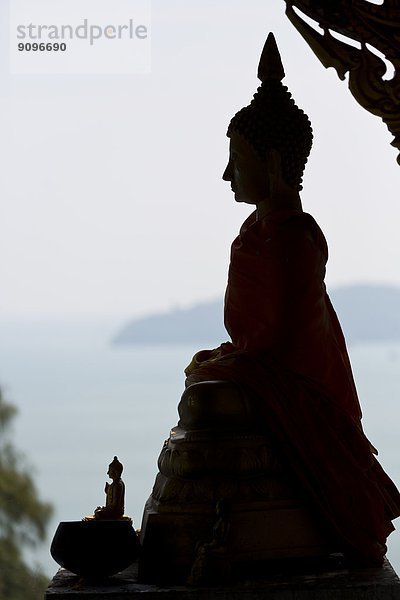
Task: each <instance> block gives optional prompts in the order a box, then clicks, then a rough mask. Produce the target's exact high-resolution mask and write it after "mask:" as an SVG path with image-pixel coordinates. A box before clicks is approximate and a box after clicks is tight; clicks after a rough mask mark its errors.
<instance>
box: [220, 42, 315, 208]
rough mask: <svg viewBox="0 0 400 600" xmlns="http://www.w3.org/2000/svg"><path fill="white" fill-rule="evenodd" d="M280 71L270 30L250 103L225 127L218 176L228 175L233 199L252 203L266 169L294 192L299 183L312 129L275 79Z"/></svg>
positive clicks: (261, 190)
mask: <svg viewBox="0 0 400 600" xmlns="http://www.w3.org/2000/svg"><path fill="white" fill-rule="evenodd" d="M284 76H285V72H284V69H283V66H282V61H281V58H280V55H279V51H278V48H277V45H276V42H275V38H274V36H273V34H272V33H270V34H269V36H268V38H267V41H266V43H265V46H264V49H263V52H262V55H261V59H260V64H259V67H258V78H259V79H260V80H261V85H260V87H259V88H258V89H257V92H256V93H255V94H254V96H253V100H252V101H251V103H250V104H249V105H248V106H245V107H244V108H242V109H241V110H240V111H239V112H237V113H236V114H235V116H234V117H233V118H232V120H231V122H230V124H229V127H228V131H227V136H228V137H229V138H230V159H229V162H228V165H227V168H226V170H225V172H224V175H223V179H225V180H227V181H231V183H232V189H233V191H234V192H235V198H236V200H237V201H239V202H240V201H242V202H249V203H251V204H257V199H260V198H261V197H262V196H263V195H264V196H265V194H266V193H267V190H266V189H265V188H266V187H268V185H269V183H268V181H267V180H268V177H267V176H266V172H270V173H275V175H276V174H279V177H280V178H281V180H282V181H283V183H284V185H285V186H287V188H288V189H290V190H292V191H294V192H296V193H297V194H298V192H299V191H300V190H301V189H302V185H301V183H302V176H303V172H304V168H305V165H306V163H307V160H308V156H309V154H310V150H311V145H312V129H311V123H310V121H309V119H308V117H307V115H306V114H305V113H304V112H303V111H302V110H301V109H300V108H298V107H297V106H296V104H295V103H294V100H293V99H292V96H291V94H290V92H289V91H288V89H287V87H285V86H284V85H283V84H282V83H281V81H282V79H283V78H284ZM235 170H236V175H235Z"/></svg>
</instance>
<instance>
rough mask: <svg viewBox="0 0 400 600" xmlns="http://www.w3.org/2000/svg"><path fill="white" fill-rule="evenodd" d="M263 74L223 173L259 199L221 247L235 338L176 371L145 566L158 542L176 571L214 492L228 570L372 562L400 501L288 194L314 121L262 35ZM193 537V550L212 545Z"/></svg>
mask: <svg viewBox="0 0 400 600" xmlns="http://www.w3.org/2000/svg"><path fill="white" fill-rule="evenodd" d="M258 76H259V79H260V80H261V82H262V83H261V86H260V87H259V88H258V90H257V92H256V94H255V95H254V97H253V100H252V102H251V103H250V105H249V106H246V107H245V108H243V109H242V110H240V111H239V112H238V113H237V114H236V115H235V116H234V117H233V119H232V120H231V122H230V125H229V128H228V137H229V138H230V150H229V161H228V164H227V167H226V169H225V172H224V174H223V179H224V180H226V181H227V182H230V183H231V187H232V191H233V192H234V195H235V200H236V201H237V202H245V203H248V204H251V205H254V206H255V211H254V212H253V213H252V214H251V215H250V216H249V218H248V219H247V220H246V221H245V222H244V224H243V225H242V227H241V230H240V233H239V235H238V237H237V238H236V239H235V240H234V242H233V244H232V250H231V260H230V266H229V276H228V285H227V289H226V295H225V326H226V329H227V331H228V333H229V335H230V337H231V342H226V343H223V344H221V346H220V347H219V348H216V349H213V350H203V351H200V352H198V353H197V354H196V355H195V356H194V358H193V360H192V362H191V364H190V365H189V366H188V367H187V369H186V375H187V381H186V386H187V387H186V390H185V392H184V394H183V396H182V399H181V402H180V404H179V415H180V421H179V424H178V427H176V428H174V429H173V430H172V432H171V436H170V438H169V439H168V440H167V442H166V443H165V445H164V448H163V450H162V452H161V456H160V459H159V468H160V473H159V475H158V476H157V479H156V484H155V486H154V489H153V494H152V496H151V498H150V500H149V502H148V504H147V506H146V509H145V515H144V520H143V539H142V541H143V549H144V562H146V561H148V562H151V560H152V557H153V558H154V556H155V555H157V551H158V550H157V548H158V549H161V550H160V552H161V553H162V554H163V557H164V560H166V561H167V562H168V560H169V561H170V563H169V567H168V568H171V569H173V568H174V567H175V566H176V565H177V564H178V566H179V565H180V566H181V572H182V573H183V572H184V568H185V565H186V568H187V563H188V562H189V563H190V562H192V561H194V558H195V556H194V555H195V554H196V553H195V548H194V546H195V543H194V542H195V538H196V537H197V545H198V544H199V543H201V542H207V531H208V530H209V531H212V523H213V519H215V517H214V514H215V513H214V512H213V510H214V509H213V507H214V503H215V502H217V501H218V500H220V499H223V500H224V502H229V503H230V506H231V508H230V510H229V515H230V517H229V519H230V521H231V523H230V527H229V536H228V540H227V541H226V548H224V552H225V558H226V557H228V559H227V560H229V561H230V563H231V564H232V565H235V564H238V565H239V564H243V563H246V562H251V561H255V562H256V563H259V562H260V561H265V560H268V559H271V558H282V557H296V556H311V555H321V554H323V553H329V552H332V551H336V552H341V553H343V555H344V556H345V557H346V558H347V559H348V560H350V561H355V562H358V563H361V564H373V565H380V564H382V561H383V558H384V555H385V552H386V538H387V536H388V534H389V533H390V532H391V531H392V530H393V525H392V519H394V518H395V517H397V516H399V514H400V495H399V492H398V491H397V489H396V487H395V486H394V484H393V483H392V481H391V480H390V479H389V477H388V476H387V475H386V474H385V472H384V471H383V469H382V468H381V466H380V465H379V463H378V461H377V459H376V457H375V454H376V450H375V449H374V447H373V446H372V445H371V444H370V442H369V441H368V439H367V438H366V437H365V435H364V433H363V429H362V425H361V410H360V405H359V401H358V398H357V392H356V388H355V384H354V380H353V375H352V371H351V366H350V362H349V358H348V354H347V350H346V345H345V340H344V337H343V333H342V330H341V327H340V324H339V322H338V319H337V316H336V313H335V311H334V309H333V307H332V304H331V302H330V300H329V297H328V295H327V293H326V288H325V284H324V277H325V266H326V262H327V259H328V249H327V244H326V241H325V238H324V235H323V233H322V231H321V229H320V228H319V226H318V225H317V223H316V222H315V220H314V219H313V217H311V216H310V215H309V214H307V213H305V212H303V210H302V205H301V201H300V196H299V192H300V190H301V182H302V175H303V171H304V167H305V164H306V162H307V158H308V155H309V152H310V149H311V145H312V130H311V125H310V122H309V120H308V118H307V116H306V115H305V114H304V112H303V111H302V110H300V109H299V108H298V107H297V106H296V105H295V103H294V101H293V99H292V97H291V94H290V93H289V92H288V90H287V88H286V87H284V86H283V84H282V83H281V80H282V79H283V77H284V71H283V67H282V63H281V60H280V56H279V52H278V49H277V47H276V43H275V40H274V37H273V36H272V34H270V35H269V37H268V40H267V42H266V44H265V47H264V50H263V54H262V57H261V61H260V65H259V71H258ZM169 528H170V529H169ZM166 531H169V533H166ZM235 532H236V533H235ZM235 536H236V537H235ZM210 537H211V536H209V538H210ZM229 540H231V541H229ZM209 541H210V540H208V542H209ZM200 546H201V547H202V548H203V554H204V548H208V547H210V544H208V545H204V543H203V545H201V544H200ZM220 551H221V549H220ZM213 552H214V555H215V556H214V559H215V560H216V561H217V562H218V560H217V558H215V557H216V556H217V554H215V552H216V551H215V550H213ZM190 553H192V556H191V557H190V556H189V557H187V555H188V554H189V555H190ZM167 556H168V557H169V558H167ZM171 556H175V557H177V558H176V560H175V559H171ZM185 556H186V559H185ZM174 560H175V562H174ZM202 560H203V558H202ZM198 562H199V561H198ZM156 563H157V560H156ZM161 564H162V559H161V558H160V560H159V562H158V567H157V568H161ZM143 572H144V573H146V568H145V567H144V568H143Z"/></svg>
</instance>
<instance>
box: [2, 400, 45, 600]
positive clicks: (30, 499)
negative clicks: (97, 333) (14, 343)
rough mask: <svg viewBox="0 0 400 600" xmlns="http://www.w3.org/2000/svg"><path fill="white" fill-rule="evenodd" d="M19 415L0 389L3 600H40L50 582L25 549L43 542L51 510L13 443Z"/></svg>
mask: <svg viewBox="0 0 400 600" xmlns="http://www.w3.org/2000/svg"><path fill="white" fill-rule="evenodd" d="M16 413H17V410H16V408H15V407H14V406H13V405H11V404H9V403H8V402H6V401H5V400H4V396H3V394H2V392H1V390H0V600H3V599H4V600H22V599H23V600H39V599H42V598H43V594H44V590H45V588H46V585H47V579H46V577H45V575H44V574H43V573H41V572H40V571H34V570H33V569H31V568H30V567H29V566H28V565H27V564H25V562H24V559H23V555H22V548H23V547H24V546H27V545H28V546H31V547H35V546H36V545H37V544H39V543H40V542H42V541H43V540H44V538H45V533H46V524H47V522H48V519H49V517H50V515H51V512H52V508H51V506H50V505H49V504H47V503H45V502H42V501H41V500H40V499H39V497H38V492H37V489H36V486H35V483H34V481H33V478H32V475H31V473H30V472H29V467H28V466H27V465H26V464H25V461H24V458H23V456H22V455H21V454H20V453H19V452H17V450H16V449H15V447H14V446H13V444H12V442H11V441H10V426H11V424H12V421H13V419H14V418H15V416H16Z"/></svg>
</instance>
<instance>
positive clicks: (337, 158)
mask: <svg viewBox="0 0 400 600" xmlns="http://www.w3.org/2000/svg"><path fill="white" fill-rule="evenodd" d="M0 6H1V7H0V20H1V26H0V39H1V40H2V42H1V46H0V50H1V63H0V69H1V70H0V77H1V81H0V129H1V135H0V158H1V166H2V173H1V178H0V181H1V183H0V188H1V220H0V257H1V258H0V261H1V279H2V292H1V300H0V302H1V306H0V309H1V310H0V312H1V315H2V316H3V317H11V316H16V317H22V316H45V315H49V316H75V315H76V316H78V315H82V316H86V315H87V316H102V315H109V316H119V317H121V318H125V317H126V318H129V317H132V316H135V315H139V314H143V313H147V312H149V311H153V310H162V309H167V308H169V307H171V306H176V305H180V306H186V305H189V304H191V303H192V302H195V301H199V300H206V299H211V298H214V297H217V296H219V295H221V294H222V292H223V289H224V286H225V282H226V271H227V266H228V257H229V246H230V243H231V241H232V239H233V238H234V236H235V235H236V232H237V230H238V228H239V226H240V224H241V222H242V221H243V220H244V218H245V217H246V216H247V215H248V214H249V212H250V211H251V208H250V207H246V206H242V205H241V206H239V205H237V204H235V203H234V200H233V197H232V193H231V191H230V186H229V185H228V184H226V183H225V182H223V181H222V180H221V175H222V172H223V170H224V167H225V163H226V157H227V148H228V141H227V138H226V136H225V133H226V127H227V124H228V122H229V119H230V118H231V116H232V115H233V114H234V113H235V112H236V111H237V110H239V109H240V108H241V107H242V106H244V105H245V104H248V103H249V102H250V100H251V97H252V94H253V93H254V92H255V90H256V87H257V84H258V80H257V78H256V71H257V65H258V60H259V55H260V52H261V50H262V47H263V44H264V41H265V38H266V36H267V34H268V32H269V31H270V30H272V31H274V33H275V35H276V38H277V41H278V45H279V47H280V50H281V54H282V59H283V62H284V65H285V70H286V80H285V83H286V85H288V87H289V89H290V90H291V91H292V93H293V96H294V98H295V100H296V102H297V104H298V105H299V106H301V107H302V108H303V109H304V110H305V111H306V112H307V113H308V115H309V116H310V119H311V121H312V123H313V127H314V133H315V143H314V148H313V151H312V156H311V159H310V162H309V165H308V168H307V171H306V175H305V179H304V190H303V193H302V200H303V206H304V209H305V210H307V211H308V212H310V213H311V214H312V215H313V216H314V217H315V218H316V219H317V221H318V222H319V224H320V225H321V227H322V229H323V230H324V232H325V234H326V236H327V239H328V244H329V248H330V260H329V263H328V276H327V283H328V287H329V286H337V285H339V284H344V283H348V282H353V281H368V282H392V283H395V284H400V269H399V266H398V265H399V262H400V240H399V239H398V238H399V236H398V230H399V223H400V201H399V200H400V198H399V190H400V185H399V184H400V167H399V166H398V165H397V163H396V150H395V149H394V148H392V147H391V146H390V141H391V136H390V134H389V132H388V131H387V130H386V127H385V125H384V124H383V123H382V122H381V121H380V120H379V119H378V118H376V117H373V116H372V115H369V114H368V113H366V112H365V111H364V110H363V109H361V108H360V107H359V106H358V105H357V103H356V102H355V100H354V99H353V98H352V96H351V94H350V92H349V91H348V89H347V84H346V83H344V82H340V81H339V79H338V78H337V75H336V73H335V72H334V71H333V70H332V69H329V70H328V71H326V70H325V69H324V68H323V67H322V65H321V64H320V63H319V61H318V60H317V59H316V58H315V56H314V55H313V54H312V52H311V51H310V49H309V48H308V46H307V45H306V44H305V42H304V41H303V40H302V39H301V37H300V36H299V34H298V33H297V31H296V30H295V29H294V28H293V27H292V25H291V24H290V22H289V21H288V20H287V18H286V17H285V15H284V9H285V2H284V0H246V1H244V0H242V1H241V2H239V1H238V0H218V1H217V2H216V1H215V0H213V1H210V0H201V1H200V0H190V1H188V0H153V2H152V23H151V31H150V35H151V39H152V72H151V74H150V75H123V76H117V75H104V76H98V75H97V76H96V75H81V76H72V75H71V76H62V75H58V76H57V75H52V76H51V75H49V76H38V75H31V76H29V75H10V73H9V66H8V41H7V36H8V15H7V1H6V0H1V5H0Z"/></svg>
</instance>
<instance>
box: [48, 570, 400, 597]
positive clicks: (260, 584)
mask: <svg viewBox="0 0 400 600" xmlns="http://www.w3.org/2000/svg"><path fill="white" fill-rule="evenodd" d="M78 598H79V599H80V598H82V600H133V599H135V600H138V599H139V598H141V599H142V600H156V599H158V600H160V599H161V600H169V599H173V600H213V599H216V600H353V599H354V600H400V580H399V578H398V577H397V575H396V573H395V572H394V570H393V569H392V567H391V565H390V563H389V562H388V561H385V564H384V565H383V567H382V568H371V569H351V570H349V569H343V568H335V569H331V570H328V571H326V570H325V571H319V570H318V569H314V570H313V569H312V568H309V569H308V570H304V569H303V570H302V573H296V572H290V573H289V572H288V571H287V570H286V571H284V570H283V569H279V567H277V566H275V567H274V568H273V569H272V570H271V572H270V573H269V574H268V575H266V577H265V578H264V579H263V580H257V581H256V582H245V583H241V584H235V585H230V586H221V587H189V586H166V587H161V586H155V585H146V584H139V583H138V582H137V566H136V565H132V567H130V568H129V569H127V570H126V571H123V572H122V573H119V574H118V575H114V576H113V577H110V578H109V579H108V580H105V581H104V582H102V583H97V584H96V585H95V584H93V583H90V582H84V581H82V580H81V579H80V578H79V577H77V576H75V575H73V574H72V573H70V572H69V571H66V570H64V569H60V570H59V571H58V573H57V574H56V576H55V577H54V579H53V581H52V582H51V584H50V586H49V588H48V590H47V592H46V594H45V600H74V599H78Z"/></svg>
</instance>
